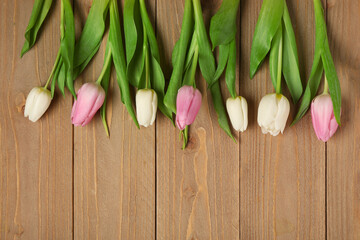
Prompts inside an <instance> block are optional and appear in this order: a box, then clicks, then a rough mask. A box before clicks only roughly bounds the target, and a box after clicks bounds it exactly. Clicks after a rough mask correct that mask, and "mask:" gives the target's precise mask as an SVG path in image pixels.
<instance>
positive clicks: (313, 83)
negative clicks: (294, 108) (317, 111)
mask: <svg viewBox="0 0 360 240" xmlns="http://www.w3.org/2000/svg"><path fill="white" fill-rule="evenodd" d="M323 71H324V68H323V65H322V62H321V57H320V53H318V55H317V56H315V59H314V63H313V66H312V69H311V74H310V78H309V81H308V83H307V86H306V89H305V92H304V96H303V98H302V100H301V104H300V107H299V110H298V112H297V114H296V116H295V118H294V120H293V122H292V124H291V126H293V125H294V124H295V123H297V122H298V121H299V120H300V119H301V118H302V117H303V116H304V115H305V113H306V112H307V110H308V109H309V107H310V104H311V101H312V99H313V98H314V97H315V95H316V93H317V91H318V89H319V85H320V80H321V76H322V74H323Z"/></svg>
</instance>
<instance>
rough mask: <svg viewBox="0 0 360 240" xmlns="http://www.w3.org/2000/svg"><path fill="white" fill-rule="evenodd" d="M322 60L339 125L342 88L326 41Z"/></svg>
mask: <svg viewBox="0 0 360 240" xmlns="http://www.w3.org/2000/svg"><path fill="white" fill-rule="evenodd" d="M321 59H322V62H323V65H324V70H325V76H326V79H327V82H328V84H329V91H330V96H331V100H332V103H333V108H334V116H335V118H336V121H337V123H338V124H339V125H341V123H340V113H341V88H340V82H339V78H338V76H337V73H336V69H335V65H334V61H333V59H332V56H331V53H330V48H329V43H328V41H325V45H324V51H323V53H322V54H321Z"/></svg>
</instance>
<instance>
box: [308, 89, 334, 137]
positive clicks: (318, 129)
mask: <svg viewBox="0 0 360 240" xmlns="http://www.w3.org/2000/svg"><path fill="white" fill-rule="evenodd" d="M311 118H312V123H313V127H314V130H315V133H316V136H317V138H318V139H319V140H321V141H323V142H327V141H328V140H329V139H330V138H331V137H332V136H333V135H334V133H335V132H336V130H337V128H338V123H337V122H336V119H335V116H334V110H333V104H332V101H331V97H330V95H329V94H327V93H325V94H322V95H320V96H318V97H316V98H315V99H314V100H313V101H312V103H311Z"/></svg>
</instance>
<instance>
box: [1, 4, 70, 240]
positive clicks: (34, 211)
mask: <svg viewBox="0 0 360 240" xmlns="http://www.w3.org/2000/svg"><path fill="white" fill-rule="evenodd" d="M31 8H32V1H2V2H1V3H0V21H1V22H0V26H1V28H0V29H1V30H0V31H1V32H0V34H1V40H0V52H1V57H0V59H1V60H0V73H1V77H0V84H1V90H0V91H1V92H0V106H1V107H0V109H1V110H0V112H1V113H0V135H1V137H0V149H1V155H0V164H1V168H0V194H1V196H0V239H71V238H72V237H73V202H72V199H73V182H72V178H73V175H72V173H73V162H72V155H73V148H72V147H73V136H72V125H71V121H70V119H69V114H70V112H71V103H72V99H71V94H69V93H66V96H65V98H64V97H62V96H61V93H60V92H57V95H56V98H55V99H54V102H53V104H52V107H51V108H50V109H49V111H48V112H47V114H46V115H45V116H44V117H43V118H42V120H41V121H38V122H36V123H32V122H30V121H29V120H27V119H25V118H24V113H23V110H24V105H25V100H26V96H27V94H28V93H29V91H30V90H31V89H32V88H33V87H35V86H40V85H41V84H45V82H46V80H47V78H48V75H49V74H50V72H51V69H52V66H53V62H54V60H55V58H56V54H57V49H58V47H59V45H60V43H59V21H60V12H59V10H60V4H59V3H56V4H54V6H53V8H52V10H51V14H52V17H51V18H48V21H47V22H46V24H45V26H44V29H43V31H42V33H41V37H40V39H39V41H38V43H37V45H36V46H35V47H34V49H33V50H31V51H30V52H28V53H27V54H26V55H25V56H24V57H23V58H22V59H20V51H21V48H22V45H23V43H24V32H25V29H26V25H27V21H28V19H29V18H30V14H31Z"/></svg>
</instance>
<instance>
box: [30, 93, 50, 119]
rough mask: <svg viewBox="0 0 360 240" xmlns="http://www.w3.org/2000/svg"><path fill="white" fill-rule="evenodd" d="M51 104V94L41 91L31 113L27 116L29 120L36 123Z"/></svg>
mask: <svg viewBox="0 0 360 240" xmlns="http://www.w3.org/2000/svg"><path fill="white" fill-rule="evenodd" d="M50 103H51V94H50V92H49V91H47V90H46V91H45V90H44V89H41V90H40V91H39V93H38V95H37V97H36V99H35V102H34V106H33V109H32V112H30V114H29V120H30V121H33V122H36V121H37V120H39V119H40V118H41V117H42V115H43V114H44V113H45V112H46V110H47V109H48V107H49V106H50Z"/></svg>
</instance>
